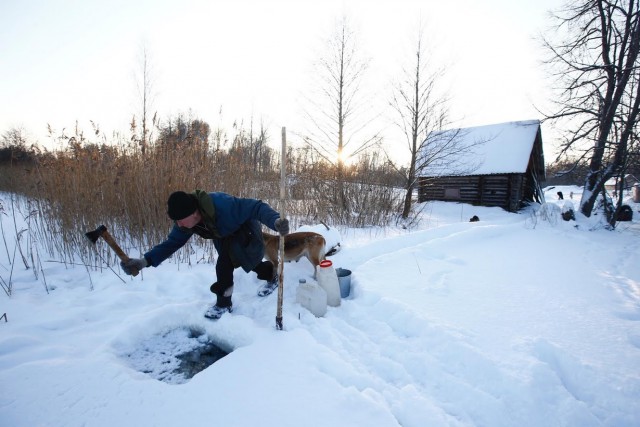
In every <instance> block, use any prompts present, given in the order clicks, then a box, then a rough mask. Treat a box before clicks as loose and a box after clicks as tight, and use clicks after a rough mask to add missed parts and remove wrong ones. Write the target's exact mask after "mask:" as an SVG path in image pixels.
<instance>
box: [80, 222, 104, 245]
mask: <svg viewBox="0 0 640 427" xmlns="http://www.w3.org/2000/svg"><path fill="white" fill-rule="evenodd" d="M105 231H107V227H105V226H104V225H101V226H100V227H98V228H96V229H95V230H93V231H89V232H86V233H84V235H85V236H87V239H89V241H90V242H91V243H94V244H95V243H96V242H97V241H98V239H99V238H100V236H102V234H103V233H104V232H105Z"/></svg>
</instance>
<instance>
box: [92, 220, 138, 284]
mask: <svg viewBox="0 0 640 427" xmlns="http://www.w3.org/2000/svg"><path fill="white" fill-rule="evenodd" d="M84 235H85V236H87V239H89V241H90V242H91V243H93V244H95V243H96V242H97V241H98V239H99V238H100V237H102V238H103V239H104V241H105V242H107V245H109V246H110V247H111V249H113V250H114V251H115V253H116V255H118V258H120V261H122V262H125V263H126V262H128V261H129V260H130V259H131V258H129V257H128V256H127V254H125V253H124V251H123V250H122V249H120V246H118V244H117V243H116V241H115V240H113V237H111V234H109V232H108V231H107V227H105V226H104V225H101V226H100V227H98V228H96V229H95V230H93V231H89V232H87V233H84ZM138 273H139V271H138V270H137V269H135V268H134V269H132V271H131V275H132V276H137V275H138Z"/></svg>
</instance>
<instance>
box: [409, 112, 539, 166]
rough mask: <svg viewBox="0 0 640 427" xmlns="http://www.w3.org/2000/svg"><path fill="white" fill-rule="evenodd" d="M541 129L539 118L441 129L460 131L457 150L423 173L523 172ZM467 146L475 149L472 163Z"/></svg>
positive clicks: (457, 132)
mask: <svg viewBox="0 0 640 427" xmlns="http://www.w3.org/2000/svg"><path fill="white" fill-rule="evenodd" d="M539 129H540V121H539V120H524V121H518V122H507V123H499V124H492V125H485V126H476V127H469V128H464V129H451V130H446V131H442V132H438V133H442V134H451V135H457V136H455V139H456V147H457V149H458V153H456V154H454V153H451V154H446V156H445V158H444V159H442V162H440V161H437V162H433V163H432V164H431V165H430V166H431V167H430V168H427V169H426V170H425V171H423V172H422V174H423V176H427V177H438V176H446V175H458V174H463V175H468V174H472V175H493V174H504V173H524V172H525V171H526V170H527V165H528V164H529V158H530V156H531V150H532V149H533V144H534V142H535V140H536V135H537V133H538V130H539ZM450 138H451V137H448V138H445V139H446V140H447V141H448V140H449V139H450ZM435 139H436V140H437V139H439V138H438V137H436V138H435ZM426 148H427V149H430V148H429V147H426ZM468 150H470V151H471V153H472V156H471V157H472V158H473V159H474V160H473V164H469V162H468V161H467V160H466V159H467V158H468V157H469V156H470V152H469V151H468ZM445 152H446V150H445ZM427 156H429V155H427ZM452 167H453V168H454V169H453V170H452V169H450V168H452Z"/></svg>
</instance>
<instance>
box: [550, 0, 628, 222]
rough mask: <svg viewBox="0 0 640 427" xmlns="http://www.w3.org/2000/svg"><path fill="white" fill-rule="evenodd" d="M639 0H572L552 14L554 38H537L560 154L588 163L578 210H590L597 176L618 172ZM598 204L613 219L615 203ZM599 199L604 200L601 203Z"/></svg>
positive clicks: (600, 190)
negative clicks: (547, 72)
mask: <svg viewBox="0 0 640 427" xmlns="http://www.w3.org/2000/svg"><path fill="white" fill-rule="evenodd" d="M639 7H640V0H576V1H573V2H570V3H567V5H566V6H565V7H564V9H562V10H560V11H559V12H558V13H556V14H554V15H553V18H554V19H555V21H556V27H555V30H556V31H555V32H554V34H559V35H560V37H558V38H559V39H560V40H559V41H552V40H550V39H549V38H544V39H543V43H544V45H545V46H546V47H547V48H548V50H549V52H550V54H551V56H550V58H549V60H548V63H549V64H550V65H552V66H553V67H555V68H554V69H553V75H554V77H555V78H556V81H557V87H558V89H557V91H558V97H557V98H556V101H555V108H554V112H553V113H552V114H547V118H548V119H551V120H553V121H554V122H556V123H560V124H561V126H558V127H559V128H563V129H565V130H566V132H565V133H564V135H563V143H562V151H561V154H560V155H563V154H567V153H569V152H570V151H574V150H576V151H578V152H579V153H580V155H579V156H578V161H580V160H582V159H585V160H587V161H588V162H589V172H588V174H587V178H586V180H585V187H584V192H583V196H582V200H581V201H580V211H581V212H582V213H583V214H584V215H586V216H591V213H592V211H593V209H594V206H595V203H596V201H597V200H598V196H599V195H600V194H603V195H604V196H606V194H604V183H605V182H606V181H607V180H608V179H609V178H611V177H613V176H620V175H621V174H624V170H625V169H626V167H627V164H628V161H629V154H630V148H631V147H632V146H633V144H634V142H635V141H637V138H638V135H637V121H638V114H639V113H640V68H639V67H638V65H639V63H638V53H639V51H640V14H639ZM621 202H622V198H620V199H619V202H618V209H611V206H610V209H606V210H605V211H606V214H607V221H608V222H609V224H610V225H611V226H615V222H616V216H617V210H619V207H620V204H621ZM606 205H607V204H606V203H605V206H606Z"/></svg>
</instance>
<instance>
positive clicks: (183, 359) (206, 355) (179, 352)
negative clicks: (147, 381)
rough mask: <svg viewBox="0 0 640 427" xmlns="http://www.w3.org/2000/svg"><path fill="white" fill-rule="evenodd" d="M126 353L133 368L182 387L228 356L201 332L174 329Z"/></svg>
mask: <svg viewBox="0 0 640 427" xmlns="http://www.w3.org/2000/svg"><path fill="white" fill-rule="evenodd" d="M139 344H140V345H139V347H138V348H136V349H134V350H133V351H131V352H127V353H126V354H125V357H126V358H127V359H128V361H129V363H130V364H131V365H132V367H133V368H135V369H136V370H138V371H140V372H144V373H145V374H148V375H149V376H151V377H152V378H155V379H157V380H159V381H163V382H166V383H169V384H184V383H186V382H187V381H189V380H190V379H191V378H193V376H194V375H196V374H197V373H198V372H201V371H203V370H205V369H206V368H208V367H209V366H211V365H212V364H213V363H215V362H217V361H218V360H220V359H222V358H223V357H224V356H226V355H227V354H229V352H228V351H226V350H224V349H223V348H221V347H220V346H219V345H218V344H216V343H215V342H214V341H213V340H212V339H211V337H209V336H208V335H207V334H206V333H205V331H204V330H203V329H198V328H195V327H183V328H176V329H172V330H169V331H166V332H163V333H161V334H157V335H154V336H152V337H150V338H148V339H146V340H144V341H142V342H140V343H139Z"/></svg>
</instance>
